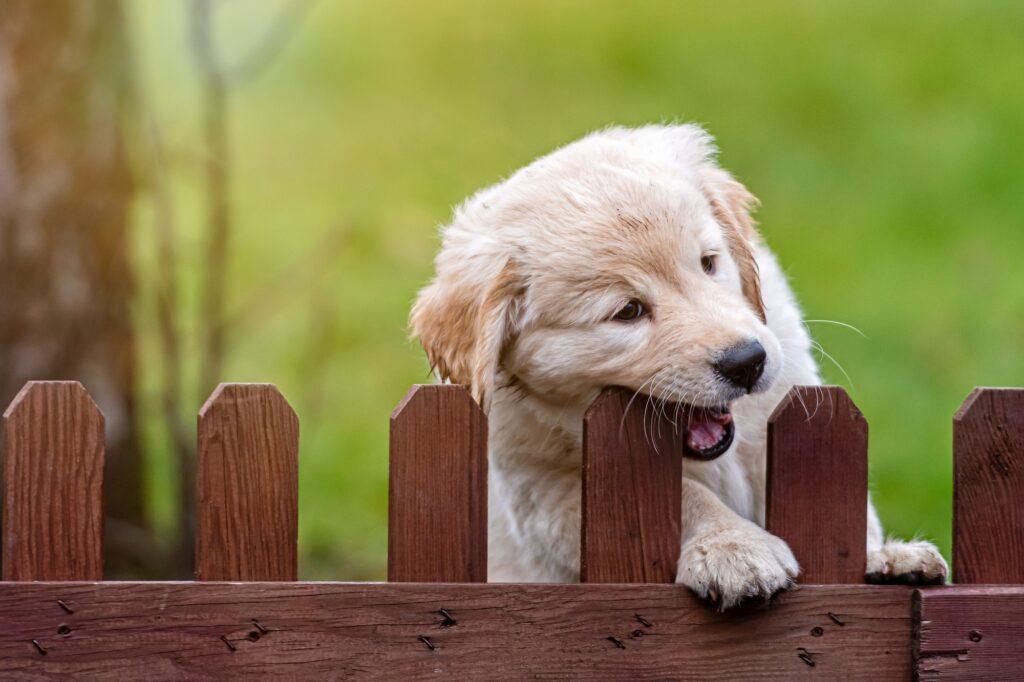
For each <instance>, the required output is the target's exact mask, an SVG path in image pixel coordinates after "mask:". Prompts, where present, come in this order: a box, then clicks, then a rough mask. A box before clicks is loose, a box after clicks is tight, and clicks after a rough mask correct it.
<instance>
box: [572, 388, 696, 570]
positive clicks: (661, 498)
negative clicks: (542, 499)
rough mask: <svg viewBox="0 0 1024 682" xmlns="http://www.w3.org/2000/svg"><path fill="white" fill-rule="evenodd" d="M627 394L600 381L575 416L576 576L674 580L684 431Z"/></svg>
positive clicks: (670, 409) (668, 410) (662, 412)
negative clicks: (579, 497)
mask: <svg viewBox="0 0 1024 682" xmlns="http://www.w3.org/2000/svg"><path fill="white" fill-rule="evenodd" d="M633 396H634V393H633V392H632V391H627V390H625V389H621V388H611V389H606V390H605V391H603V392H602V393H601V395H600V396H598V398H597V399H596V400H595V401H594V403H593V404H592V405H591V406H590V408H589V409H588V410H587V412H586V415H585V416H584V418H583V506H582V527H581V555H580V581H581V582H591V583H598V582H616V583H670V582H673V581H674V580H675V574H676V564H677V563H678V561H679V543H680V536H679V534H680V505H681V496H682V457H683V438H684V437H685V436H684V434H683V431H682V429H679V428H678V427H677V424H676V423H675V422H674V421H672V420H670V419H669V418H667V417H666V415H667V414H671V413H673V410H674V406H672V405H663V406H659V407H664V409H663V410H662V409H658V408H651V407H650V406H649V405H648V400H647V397H646V396H642V397H639V398H637V399H636V400H635V401H634V400H633ZM631 401H632V403H633V404H632V405H631Z"/></svg>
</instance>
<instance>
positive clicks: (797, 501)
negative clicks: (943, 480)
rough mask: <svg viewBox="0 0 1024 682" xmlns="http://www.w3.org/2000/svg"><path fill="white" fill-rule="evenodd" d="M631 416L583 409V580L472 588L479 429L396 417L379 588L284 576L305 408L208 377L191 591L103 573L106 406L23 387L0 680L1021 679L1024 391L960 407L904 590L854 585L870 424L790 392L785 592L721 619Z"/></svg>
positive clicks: (778, 443)
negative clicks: (681, 559) (945, 513)
mask: <svg viewBox="0 0 1024 682" xmlns="http://www.w3.org/2000/svg"><path fill="white" fill-rule="evenodd" d="M644 412H645V411H644V410H643V409H642V408H634V409H629V400H628V396H627V395H624V394H623V393H622V392H620V391H618V390H615V389H611V390H609V391H606V392H605V393H604V394H603V395H602V396H601V397H600V398H599V399H598V401H597V402H595V404H594V405H593V406H592V407H591V409H590V410H589V412H588V413H587V415H586V418H585V421H584V461H583V469H582V471H583V473H582V475H583V499H582V504H583V524H582V568H583V571H582V580H583V584H579V585H507V584H489V583H486V582H485V581H486V564H487V554H486V548H487V525H486V514H487V444H486V438H487V436H486V433H487V428H486V417H485V416H484V415H483V413H482V412H481V411H480V409H479V407H478V406H477V405H476V404H475V403H474V402H473V401H472V399H470V398H469V396H468V394H467V393H466V392H465V391H464V390H463V389H461V388H459V387H455V386H418V387H415V388H414V389H413V390H412V391H410V393H409V395H407V396H406V398H405V399H404V400H403V401H402V402H401V403H400V405H399V407H398V408H397V409H396V411H395V413H394V414H393V415H392V418H391V454H390V461H391V481H390V483H391V494H390V513H389V548H388V551H389V566H388V579H389V580H390V581H391V582H388V583H333V582H319V583H311V582H296V576H297V565H298V561H297V541H296V539H297V518H298V514H297V510H298V490H297V487H298V484H297V480H298V478H297V471H298V452H299V447H298V433H299V432H298V419H297V418H296V416H295V414H294V412H293V411H292V410H291V408H290V407H289V406H288V404H287V402H286V401H285V399H284V398H283V397H282V396H281V395H280V393H278V391H277V390H276V389H275V388H274V387H273V386H270V385H257V384H225V385H222V386H221V387H219V388H218V389H217V390H216V391H215V392H214V394H213V395H212V396H211V397H210V399H209V400H208V401H207V403H206V405H204V407H203V409H202V410H201V412H200V417H199V448H198V458H199V461H198V472H199V476H198V481H197V484H198V497H197V499H198V505H197V525H198V531H199V532H198V534H197V545H196V574H197V579H198V581H197V582H102V516H101V500H102V470H103V417H102V415H101V414H100V413H99V411H98V410H97V409H96V407H95V405H94V404H93V402H92V400H91V399H90V398H89V396H88V394H87V393H86V392H85V390H84V389H83V388H82V387H81V386H80V385H79V384H77V383H75V382H33V383H30V384H28V385H27V386H26V387H25V389H24V390H23V391H22V392H21V393H20V394H19V395H18V397H17V398H16V399H15V400H14V402H13V403H12V404H11V406H10V408H9V409H8V410H7V412H6V413H5V415H4V436H3V445H4V460H3V486H2V490H3V528H2V540H3V544H2V547H3V549H2V561H3V566H2V570H3V581H2V582H0V677H2V678H19V679H20V678H24V679H36V678H49V677H57V676H62V677H64V676H66V677H73V678H83V677H84V678H116V679H142V678H145V679H147V680H158V679H220V678H223V677H226V676H232V677H255V676H267V677H275V678H303V679H305V678H338V677H342V678H347V677H357V678H364V677H365V678H378V679H381V678H384V679H394V678H398V677H402V676H405V677H415V678H420V677H428V676H439V675H443V676H449V677H456V678H473V679H477V678H480V679H486V678H494V679H497V678H500V679H510V678H512V679H515V678H534V677H551V678H564V677H576V678H579V677H598V678H625V679H641V678H646V679H707V678H710V677H718V676H721V677H727V678H729V679H792V678H795V677H818V678H824V679H836V678H843V679H871V680H875V681H877V680H888V679H910V678H912V677H917V678H920V679H931V678H933V677H936V678H937V677H942V678H952V679H1021V678H1024V586H1022V585H1021V583H1024V391H1020V390H1009V389H1002V390H999V389H978V390H976V391H975V392H974V393H972V394H971V396H970V397H969V398H968V399H967V401H966V402H965V403H964V406H963V408H961V410H960V411H959V412H958V413H957V415H956V417H955V419H954V485H955V495H956V499H955V504H954V508H955V516H954V531H953V532H954V556H953V566H954V580H955V581H956V582H957V583H958V584H957V585H951V586H941V587H933V588H924V589H916V590H915V589H913V588H909V587H902V586H875V585H865V584H863V582H864V537H865V533H866V527H865V526H866V518H865V502H866V495H867V488H866V472H867V424H866V422H865V420H864V418H863V417H862V415H861V414H860V412H859V411H858V410H857V408H856V406H855V405H854V404H853V403H852V401H850V399H849V398H848V396H846V394H845V393H844V392H843V391H842V390H841V389H838V388H835V387H825V388H822V387H813V388H811V387H804V388H797V389H794V390H793V392H791V393H790V395H789V396H788V397H787V398H786V399H785V400H784V401H783V402H782V403H781V404H780V406H779V408H778V409H777V410H776V412H775V413H774V414H773V415H772V417H771V419H770V422H769V459H768V467H769V471H768V481H769V482H768V490H767V492H768V509H767V517H766V518H767V525H768V526H769V528H770V529H771V530H772V531H773V532H775V533H777V534H778V535H780V536H781V537H783V538H785V539H786V540H787V541H788V542H789V543H790V546H791V547H792V548H793V551H794V552H795V553H796V555H797V558H798V559H799V560H800V562H801V565H802V567H803V570H804V573H803V574H802V583H803V585H802V586H801V587H800V588H799V589H796V590H793V591H791V592H788V593H785V594H782V595H779V596H777V597H776V598H774V599H772V600H771V602H769V603H759V604H749V605H745V606H743V607H741V608H738V609H735V610H731V611H729V612H727V613H720V612H718V611H717V610H715V608H714V607H713V606H711V605H709V604H707V603H703V602H700V601H698V600H697V599H695V598H694V597H693V596H692V595H691V594H690V593H689V592H688V591H687V590H686V589H685V588H683V587H681V586H677V585H674V584H672V582H673V580H674V571H675V563H676V559H677V556H678V553H679V528H680V518H681V514H685V513H686V512H685V509H681V504H680V495H681V491H680V487H679V475H680V458H679V455H678V452H679V448H678V445H679V444H678V442H677V439H678V435H677V430H676V428H675V426H676V425H674V424H672V423H669V422H668V421H665V419H664V417H662V416H655V415H653V414H651V413H647V414H645V413H644ZM659 414H664V413H659ZM837 482H838V483H837ZM810 583H820V584H810ZM983 583H984V584H983Z"/></svg>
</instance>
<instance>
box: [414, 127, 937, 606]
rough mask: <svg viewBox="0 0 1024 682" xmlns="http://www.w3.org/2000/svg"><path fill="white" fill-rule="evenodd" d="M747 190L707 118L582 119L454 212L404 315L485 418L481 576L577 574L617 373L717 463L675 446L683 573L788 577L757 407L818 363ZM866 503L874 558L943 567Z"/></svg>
mask: <svg viewBox="0 0 1024 682" xmlns="http://www.w3.org/2000/svg"><path fill="white" fill-rule="evenodd" d="M755 201H756V200H755V198H754V197H753V195H751V193H750V192H748V191H747V189H746V188H745V187H744V186H743V185H742V184H740V183H739V182H738V181H737V180H736V179H735V178H733V176H732V175H730V174H729V173H728V172H726V171H725V170H723V169H722V168H721V167H719V166H718V164H717V162H716V149H715V146H714V143H713V140H712V138H711V136H710V135H708V134H707V133H706V132H705V131H704V130H702V129H701V128H699V127H697V126H695V125H672V126H646V127H642V128H637V129H625V128H611V129H608V130H605V131H602V132H598V133H594V134H592V135H589V136H587V137H585V138H583V139H581V140H579V141H577V142H574V143H572V144H569V145H567V146H565V147H563V148H561V149H559V150H557V151H555V152H553V153H551V154H549V155H548V156H545V157H543V158H540V159H538V160H536V161H534V162H533V163H531V164H530V165H528V166H526V167H525V168H523V169H522V170H520V171H518V172H517V173H515V174H514V175H513V176H512V177H510V178H509V179H507V180H505V181H504V182H501V183H499V184H497V185H494V186H493V187H490V188H487V189H484V190H482V191H480V192H478V193H477V194H476V195H475V196H473V197H472V198H470V199H469V200H467V201H466V202H465V203H463V204H462V205H461V206H460V207H459V208H458V209H456V211H455V215H454V219H453V220H452V222H451V224H450V225H448V226H447V227H445V228H444V229H443V245H442V248H441V251H440V253H439V254H438V256H437V259H436V261H435V265H436V276H435V277H434V279H433V281H432V282H431V283H430V284H429V285H428V286H427V287H426V288H424V289H423V290H422V291H421V292H420V294H419V297H418V299H417V301H416V303H415V305H414V306H413V310H412V314H411V320H410V321H411V327H412V330H413V333H414V334H415V335H416V336H418V337H419V339H420V341H421V343H422V344H423V347H424V349H425V350H426V352H427V355H428V357H429V360H430V362H431V364H432V365H433V367H434V368H435V370H436V372H437V373H438V374H439V376H440V377H441V378H442V379H443V380H448V381H452V382H455V383H462V384H466V385H468V386H469V387H470V389H471V391H472V393H473V395H474V397H475V398H476V399H477V400H478V401H479V402H480V403H481V405H483V406H484V409H485V410H486V411H487V413H488V416H489V421H490V434H489V442H490V452H489V458H490V460H489V461H490V488H489V499H490V508H489V527H490V536H489V537H490V540H489V546H488V552H489V557H490V558H489V566H488V577H489V579H490V580H491V581H500V582H571V581H576V580H578V579H579V552H580V504H581V498H580V486H581V483H580V459H581V439H582V422H583V413H584V412H585V411H586V409H587V407H588V406H589V405H590V403H591V402H592V401H593V400H594V398H595V397H596V396H597V395H598V393H599V392H600V391H601V389H602V388H603V387H605V386H612V385H616V386H625V387H627V388H630V389H633V390H635V391H638V392H642V393H645V394H647V395H649V396H653V397H655V398H659V399H664V400H668V401H672V402H677V403H683V404H686V405H688V406H690V407H691V410H690V413H691V419H690V425H689V427H688V432H687V448H688V449H689V450H691V451H692V452H691V453H689V454H691V455H697V457H698V458H704V459H709V460H710V461H698V459H696V458H687V459H685V460H684V463H683V469H684V480H683V506H684V509H685V513H684V514H683V519H684V522H683V526H684V527H683V529H682V533H683V537H682V551H681V554H680V557H679V564H678V569H677V581H678V582H681V583H683V584H685V585H687V586H688V587H689V588H690V589H692V590H693V591H694V592H696V593H697V594H698V595H700V596H701V597H705V598H711V599H717V600H718V601H719V603H720V605H721V606H722V607H723V608H725V607H728V606H731V605H733V604H735V603H737V602H739V601H741V600H742V599H744V598H747V597H758V596H760V597H768V596H770V595H772V594H773V593H775V592H776V591H778V590H781V589H785V588H786V587H788V586H790V585H791V584H792V583H793V580H794V579H795V578H796V576H797V574H798V572H799V567H798V565H797V562H796V560H795V559H794V557H793V554H792V552H791V551H790V549H789V547H788V546H787V545H786V543H785V542H784V541H782V540H780V539H779V538H777V537H775V536H773V535H771V534H770V533H768V532H767V531H765V530H764V529H763V528H762V526H763V524H764V513H765V512H764V508H765V440H766V438H765V431H766V422H767V420H768V416H769V414H770V413H771V411H772V409H773V408H774V407H775V406H776V404H777V403H778V402H779V400H780V399H781V398H782V397H783V396H784V395H785V394H786V392H787V391H788V390H789V389H790V387H792V386H793V385H796V384H820V383H821V377H820V376H819V373H818V368H817V366H816V363H815V361H814V358H813V356H812V355H811V341H810V338H809V336H808V334H807V331H806V328H805V326H804V324H803V321H802V317H801V312H800V309H799V308H798V307H797V303H796V301H795V299H794V296H793V292H792V291H791V290H790V288H789V285H788V284H787V282H786V279H785V276H784V275H783V273H782V271H781V270H780V268H779V266H778V264H777V263H776V260H775V258H774V256H773V255H772V253H771V252H770V251H769V250H768V248H767V247H766V246H765V245H764V243H763V242H762V241H761V238H760V237H759V235H758V233H757V232H756V230H755V226H754V221H753V220H752V218H751V215H750V211H751V208H752V207H753V205H754V204H755ZM702 408H703V409H702ZM698 415H700V416H698ZM722 453H724V454H722ZM716 455H719V456H716ZM868 518H869V522H868V536H867V548H868V565H867V566H866V567H865V570H866V573H867V574H868V575H870V576H883V577H884V578H885V579H888V580H892V581H898V580H900V579H905V580H907V581H916V580H922V579H923V580H926V581H933V582H934V581H942V580H944V579H945V576H946V573H947V567H946V563H945V561H944V560H943V559H942V556H941V555H940V554H939V553H938V551H937V550H936V548H935V547H934V546H933V545H932V544H930V543H928V542H923V541H914V542H903V541H898V540H888V541H885V540H884V539H883V536H882V529H881V525H880V524H879V521H878V516H877V514H876V513H875V511H874V508H873V507H872V506H871V504H870V502H869V509H868Z"/></svg>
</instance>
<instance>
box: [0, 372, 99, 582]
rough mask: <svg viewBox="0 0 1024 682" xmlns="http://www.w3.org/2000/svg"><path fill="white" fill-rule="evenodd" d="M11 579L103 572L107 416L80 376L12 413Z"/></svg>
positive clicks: (33, 395)
mask: <svg viewBox="0 0 1024 682" xmlns="http://www.w3.org/2000/svg"><path fill="white" fill-rule="evenodd" d="M3 421H4V461H3V538H2V540H3V579H4V580H102V579H103V499H102V498H103V448H104V435H103V426H104V422H103V415H102V414H101V413H100V411H99V408H97V407H96V403H94V402H93V401H92V398H90V397H89V394H88V393H86V391H85V388H83V387H82V385H81V384H80V383H78V382H77V381H30V382H28V383H27V384H25V387H24V388H22V389H21V391H20V392H19V393H18V395H17V396H16V397H15V398H14V400H13V401H12V402H11V405H10V407H8V408H7V411H6V412H4V419H3Z"/></svg>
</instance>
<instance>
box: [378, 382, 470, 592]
mask: <svg viewBox="0 0 1024 682" xmlns="http://www.w3.org/2000/svg"><path fill="white" fill-rule="evenodd" d="M389 477H390V489H389V491H388V580H389V581H391V582H486V581H487V417H486V416H485V415H484V413H483V410H481V409H480V407H479V406H478V405H477V404H476V402H475V401H474V400H473V398H472V397H471V396H470V395H469V392H468V391H466V389H465V388H464V387H462V386H454V385H448V384H446V385H436V386H426V385H419V386H413V387H412V388H411V389H410V390H409V392H408V393H407V394H406V396H405V398H403V399H402V401H401V402H400V403H399V404H398V406H397V407H396V408H395V410H394V412H392V414H391V445H390V473H389Z"/></svg>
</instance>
